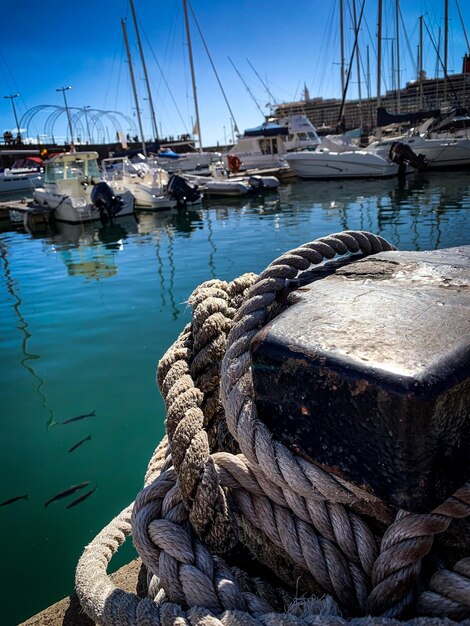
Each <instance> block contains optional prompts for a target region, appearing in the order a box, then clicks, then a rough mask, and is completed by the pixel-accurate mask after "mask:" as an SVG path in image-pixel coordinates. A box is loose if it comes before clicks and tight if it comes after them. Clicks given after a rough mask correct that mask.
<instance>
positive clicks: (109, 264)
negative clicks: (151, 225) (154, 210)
mask: <svg viewBox="0 0 470 626" xmlns="http://www.w3.org/2000/svg"><path fill="white" fill-rule="evenodd" d="M136 232H137V223H136V220H135V218H134V216H132V215H131V216H125V217H122V218H119V220H116V221H115V222H113V223H109V224H101V223H99V222H84V223H82V224H67V223H65V222H56V223H55V224H54V234H52V235H51V236H50V237H49V242H50V243H51V244H52V246H53V248H54V250H55V251H56V252H58V253H59V254H60V255H61V257H62V259H63V261H64V263H65V265H66V267H67V271H68V274H69V276H81V277H84V278H86V279H90V280H102V279H104V278H109V277H110V276H115V275H116V274H117V271H118V267H117V264H116V261H115V254H116V253H117V252H120V251H121V250H122V248H123V242H124V240H125V239H127V237H128V236H129V235H130V234H132V233H136Z"/></svg>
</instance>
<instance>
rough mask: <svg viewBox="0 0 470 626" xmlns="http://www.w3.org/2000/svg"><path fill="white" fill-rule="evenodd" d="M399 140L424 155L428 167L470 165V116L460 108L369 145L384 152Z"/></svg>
mask: <svg viewBox="0 0 470 626" xmlns="http://www.w3.org/2000/svg"><path fill="white" fill-rule="evenodd" d="M396 141H399V142H400V143H402V144H406V145H408V146H409V147H410V148H411V149H412V150H413V152H414V153H415V154H420V155H422V157H423V158H424V160H425V169H438V168H458V167H468V166H469V165H470V117H469V115H468V114H466V113H462V112H461V111H460V110H459V109H454V110H451V111H449V112H448V113H447V114H446V115H445V116H442V115H439V116H437V117H430V118H428V119H427V120H426V121H424V122H423V123H422V124H420V125H419V126H417V127H416V128H413V129H412V130H411V131H410V132H409V133H407V134H403V135H400V136H398V137H387V138H385V139H380V140H377V141H375V142H373V143H371V144H370V146H369V147H368V149H369V148H370V149H371V150H374V151H375V152H376V153H377V154H381V155H382V156H384V155H386V154H387V153H388V151H389V150H390V146H391V144H393V143H394V142H396Z"/></svg>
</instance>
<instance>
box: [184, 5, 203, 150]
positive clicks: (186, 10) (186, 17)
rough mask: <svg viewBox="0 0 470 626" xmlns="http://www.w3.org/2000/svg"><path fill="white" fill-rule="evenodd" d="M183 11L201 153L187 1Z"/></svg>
mask: <svg viewBox="0 0 470 626" xmlns="http://www.w3.org/2000/svg"><path fill="white" fill-rule="evenodd" d="M183 9H184V21H185V24H186V37H187V40H188V51H189V65H190V67H191V80H192V83H193V95H194V109H195V111H196V129H197V136H198V139H199V152H202V138H201V124H200V121H199V107H198V105H197V90H196V77H195V74H194V62H193V50H192V47H191V33H190V31H189V18H188V6H187V0H183Z"/></svg>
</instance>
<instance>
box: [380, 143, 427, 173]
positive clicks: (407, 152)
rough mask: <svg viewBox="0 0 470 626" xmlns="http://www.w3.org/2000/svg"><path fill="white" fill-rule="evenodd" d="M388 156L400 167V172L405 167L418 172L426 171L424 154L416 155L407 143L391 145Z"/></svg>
mask: <svg viewBox="0 0 470 626" xmlns="http://www.w3.org/2000/svg"><path fill="white" fill-rule="evenodd" d="M388 156H389V159H390V160H391V161H393V163H398V165H400V170H401V169H402V168H403V170H404V169H405V166H406V165H411V167H414V168H415V169H417V170H420V171H421V170H424V169H426V165H427V161H426V157H425V156H424V154H416V152H413V150H412V149H411V148H410V146H409V145H408V144H407V143H402V142H401V141H395V142H394V143H392V145H391V147H390V151H389V153H388Z"/></svg>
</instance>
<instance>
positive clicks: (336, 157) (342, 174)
mask: <svg viewBox="0 0 470 626" xmlns="http://www.w3.org/2000/svg"><path fill="white" fill-rule="evenodd" d="M286 160H287V162H288V163H289V165H290V167H291V168H292V170H293V171H294V173H295V174H296V176H298V177H299V178H304V179H307V180H308V179H322V180H326V179H328V180H329V179H331V180H333V179H339V178H388V177H392V176H397V174H398V172H399V165H398V164H397V163H393V162H392V161H390V160H389V159H388V158H385V157H383V156H381V155H379V154H376V153H375V152H373V151H370V150H344V151H342V152H331V151H330V150H328V149H327V148H317V149H316V150H314V151H313V152H311V151H308V150H302V151H301V152H292V153H291V154H288V155H287V156H286Z"/></svg>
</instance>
